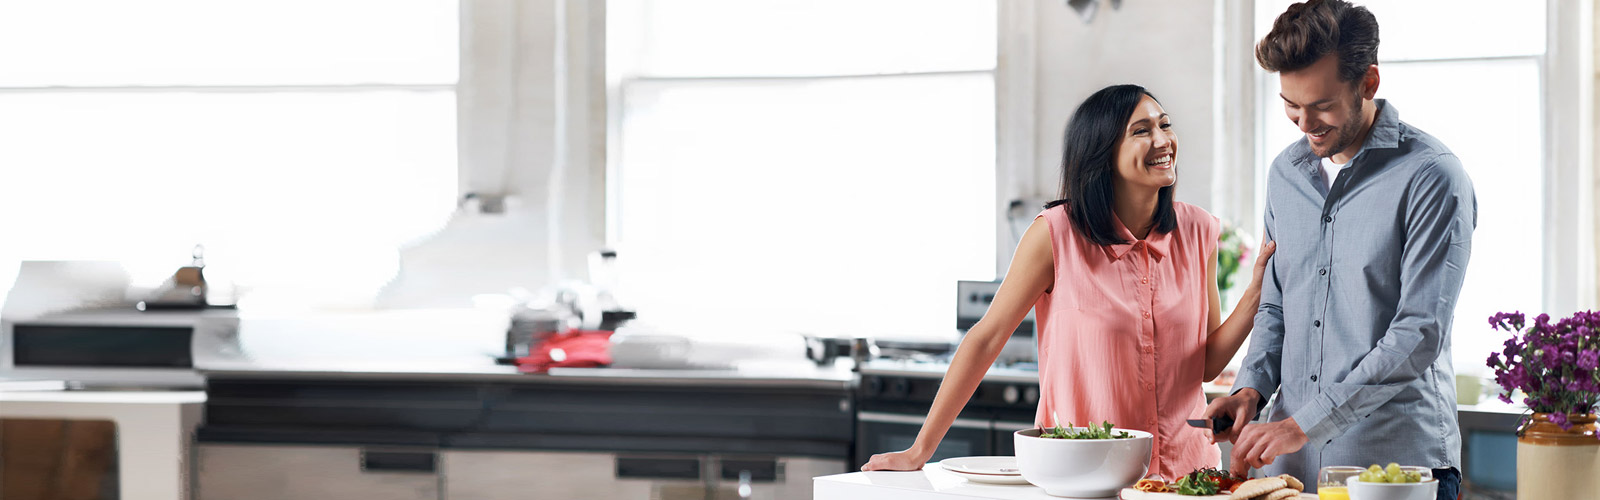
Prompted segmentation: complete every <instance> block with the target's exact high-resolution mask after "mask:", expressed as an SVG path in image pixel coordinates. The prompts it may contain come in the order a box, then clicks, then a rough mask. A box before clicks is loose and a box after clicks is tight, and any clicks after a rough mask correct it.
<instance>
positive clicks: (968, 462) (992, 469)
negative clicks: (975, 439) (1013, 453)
mask: <svg viewBox="0 0 1600 500" xmlns="http://www.w3.org/2000/svg"><path fill="white" fill-rule="evenodd" d="M939 466H940V467H943V468H944V470H947V471H950V472H954V473H956V475H957V476H961V477H962V478H964V479H966V480H968V481H972V482H975V483H993V484H1028V480H1027V479H1023V478H1022V470H1021V469H1018V468H1017V457H961V458H946V459H944V460H942V461H940V462H939Z"/></svg>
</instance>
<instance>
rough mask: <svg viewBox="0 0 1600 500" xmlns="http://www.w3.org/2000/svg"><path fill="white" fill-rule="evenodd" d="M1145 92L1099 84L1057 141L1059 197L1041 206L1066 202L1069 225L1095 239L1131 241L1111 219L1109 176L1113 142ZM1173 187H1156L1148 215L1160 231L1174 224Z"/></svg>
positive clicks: (1113, 173) (1113, 159) (1112, 170)
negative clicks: (1152, 212) (1059, 146)
mask: <svg viewBox="0 0 1600 500" xmlns="http://www.w3.org/2000/svg"><path fill="white" fill-rule="evenodd" d="M1145 96H1150V98H1151V99H1155V98H1156V96H1154V95H1151V94H1150V91H1148V90H1145V88H1144V87H1140V86H1138V85H1112V86H1110V87H1106V88H1103V89H1100V91H1098V92H1095V93H1094V95H1091V96H1089V98H1088V99H1084V100H1083V104H1080V105H1078V110H1077V111H1075V112H1073V113H1072V121H1070V122H1068V123H1067V133H1066V137H1065V138H1064V139H1063V141H1062V142H1063V143H1064V144H1063V147H1062V155H1061V199H1059V200H1056V201H1052V202H1049V203H1046V204H1045V205H1044V207H1045V208H1053V207H1055V206H1056V205H1067V217H1068V218H1069V219H1071V220H1072V227H1073V228H1074V229H1077V231H1078V234H1082V235H1084V236H1087V237H1088V238H1089V241H1093V242H1095V243H1096V244H1099V245H1114V244H1119V243H1130V242H1129V241H1126V240H1124V239H1122V236H1121V235H1119V234H1117V229H1116V228H1117V226H1116V224H1115V222H1114V221H1112V220H1111V219H1112V217H1116V215H1115V214H1114V213H1112V196H1113V195H1112V193H1113V192H1114V191H1115V188H1114V187H1113V184H1112V180H1113V179H1114V178H1115V177H1116V169H1117V166H1116V159H1117V146H1118V145H1120V144H1122V134H1123V130H1124V129H1126V128H1127V126H1128V119H1129V118H1132V117H1133V112H1134V110H1135V109H1137V108H1138V107H1139V101H1140V100H1142V99H1144V97H1145ZM1157 102H1158V103H1159V102H1160V101H1157ZM1172 190H1173V186H1167V187H1163V188H1161V191H1160V192H1159V194H1158V195H1157V196H1156V213H1155V215H1154V216H1153V217H1151V219H1150V226H1151V229H1154V230H1156V231H1158V232H1161V233H1170V232H1172V230H1173V229H1176V228H1177V227H1178V214H1177V212H1176V211H1174V210H1173V208H1172ZM1129 229H1133V228H1129Z"/></svg>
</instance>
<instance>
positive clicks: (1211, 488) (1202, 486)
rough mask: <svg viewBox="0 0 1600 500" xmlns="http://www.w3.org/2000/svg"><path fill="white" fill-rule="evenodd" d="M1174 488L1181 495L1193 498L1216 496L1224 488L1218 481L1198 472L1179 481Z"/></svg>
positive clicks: (1191, 473)
mask: <svg viewBox="0 0 1600 500" xmlns="http://www.w3.org/2000/svg"><path fill="white" fill-rule="evenodd" d="M1173 486H1174V487H1176V489H1177V490H1178V494H1179V495H1191V496H1205V495H1215V494H1217V492H1219V491H1221V490H1222V486H1221V485H1219V484H1217V480H1216V479H1213V478H1212V477H1211V476H1210V475H1208V474H1206V473H1205V472H1204V471H1198V470H1197V471H1194V472H1190V473H1189V475H1187V476H1183V479H1179V480H1178V482H1177V483H1174V484H1173Z"/></svg>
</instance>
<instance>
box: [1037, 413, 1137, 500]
mask: <svg viewBox="0 0 1600 500" xmlns="http://www.w3.org/2000/svg"><path fill="white" fill-rule="evenodd" d="M1076 429H1080V430H1081V429H1083V428H1081V427H1080V428H1076ZM1111 432H1112V433H1113V434H1115V433H1117V432H1127V433H1128V434H1129V435H1131V436H1132V437H1128V438H1123V439H1054V438H1042V437H1039V429H1023V430H1020V431H1017V432H1016V436H1015V440H1016V448H1017V468H1019V469H1021V470H1022V478H1023V479H1027V480H1028V482H1030V483H1033V484H1034V486H1038V487H1040V488H1044V492H1045V493H1047V494H1049V495H1051V496H1058V497H1071V498H1105V497H1114V496H1117V493H1118V492H1119V491H1121V490H1122V489H1123V488H1126V487H1129V486H1132V485H1133V484H1134V483H1136V482H1139V478H1142V477H1144V474H1145V472H1148V471H1149V469H1150V447H1151V443H1152V436H1151V435H1150V433H1148V432H1144V431H1137V430H1132V429H1112V431H1111Z"/></svg>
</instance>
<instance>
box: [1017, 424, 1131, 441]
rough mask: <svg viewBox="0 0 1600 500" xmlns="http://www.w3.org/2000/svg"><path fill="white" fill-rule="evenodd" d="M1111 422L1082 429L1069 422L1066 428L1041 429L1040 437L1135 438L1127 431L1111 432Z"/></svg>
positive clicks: (1059, 426) (1058, 425) (1058, 426)
mask: <svg viewBox="0 0 1600 500" xmlns="http://www.w3.org/2000/svg"><path fill="white" fill-rule="evenodd" d="M1111 428H1112V425H1111V422H1101V423H1100V425H1099V426H1095V425H1092V424H1091V425H1087V426H1084V428H1082V429H1077V428H1074V426H1073V425H1072V422H1067V426H1066V427H1062V426H1061V424H1059V423H1058V424H1056V426H1055V428H1053V429H1045V428H1040V429H1039V437H1042V438H1050V439H1128V438H1131V437H1133V435H1132V434H1128V433H1127V432H1126V431H1117V432H1115V433H1112V432H1111Z"/></svg>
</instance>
